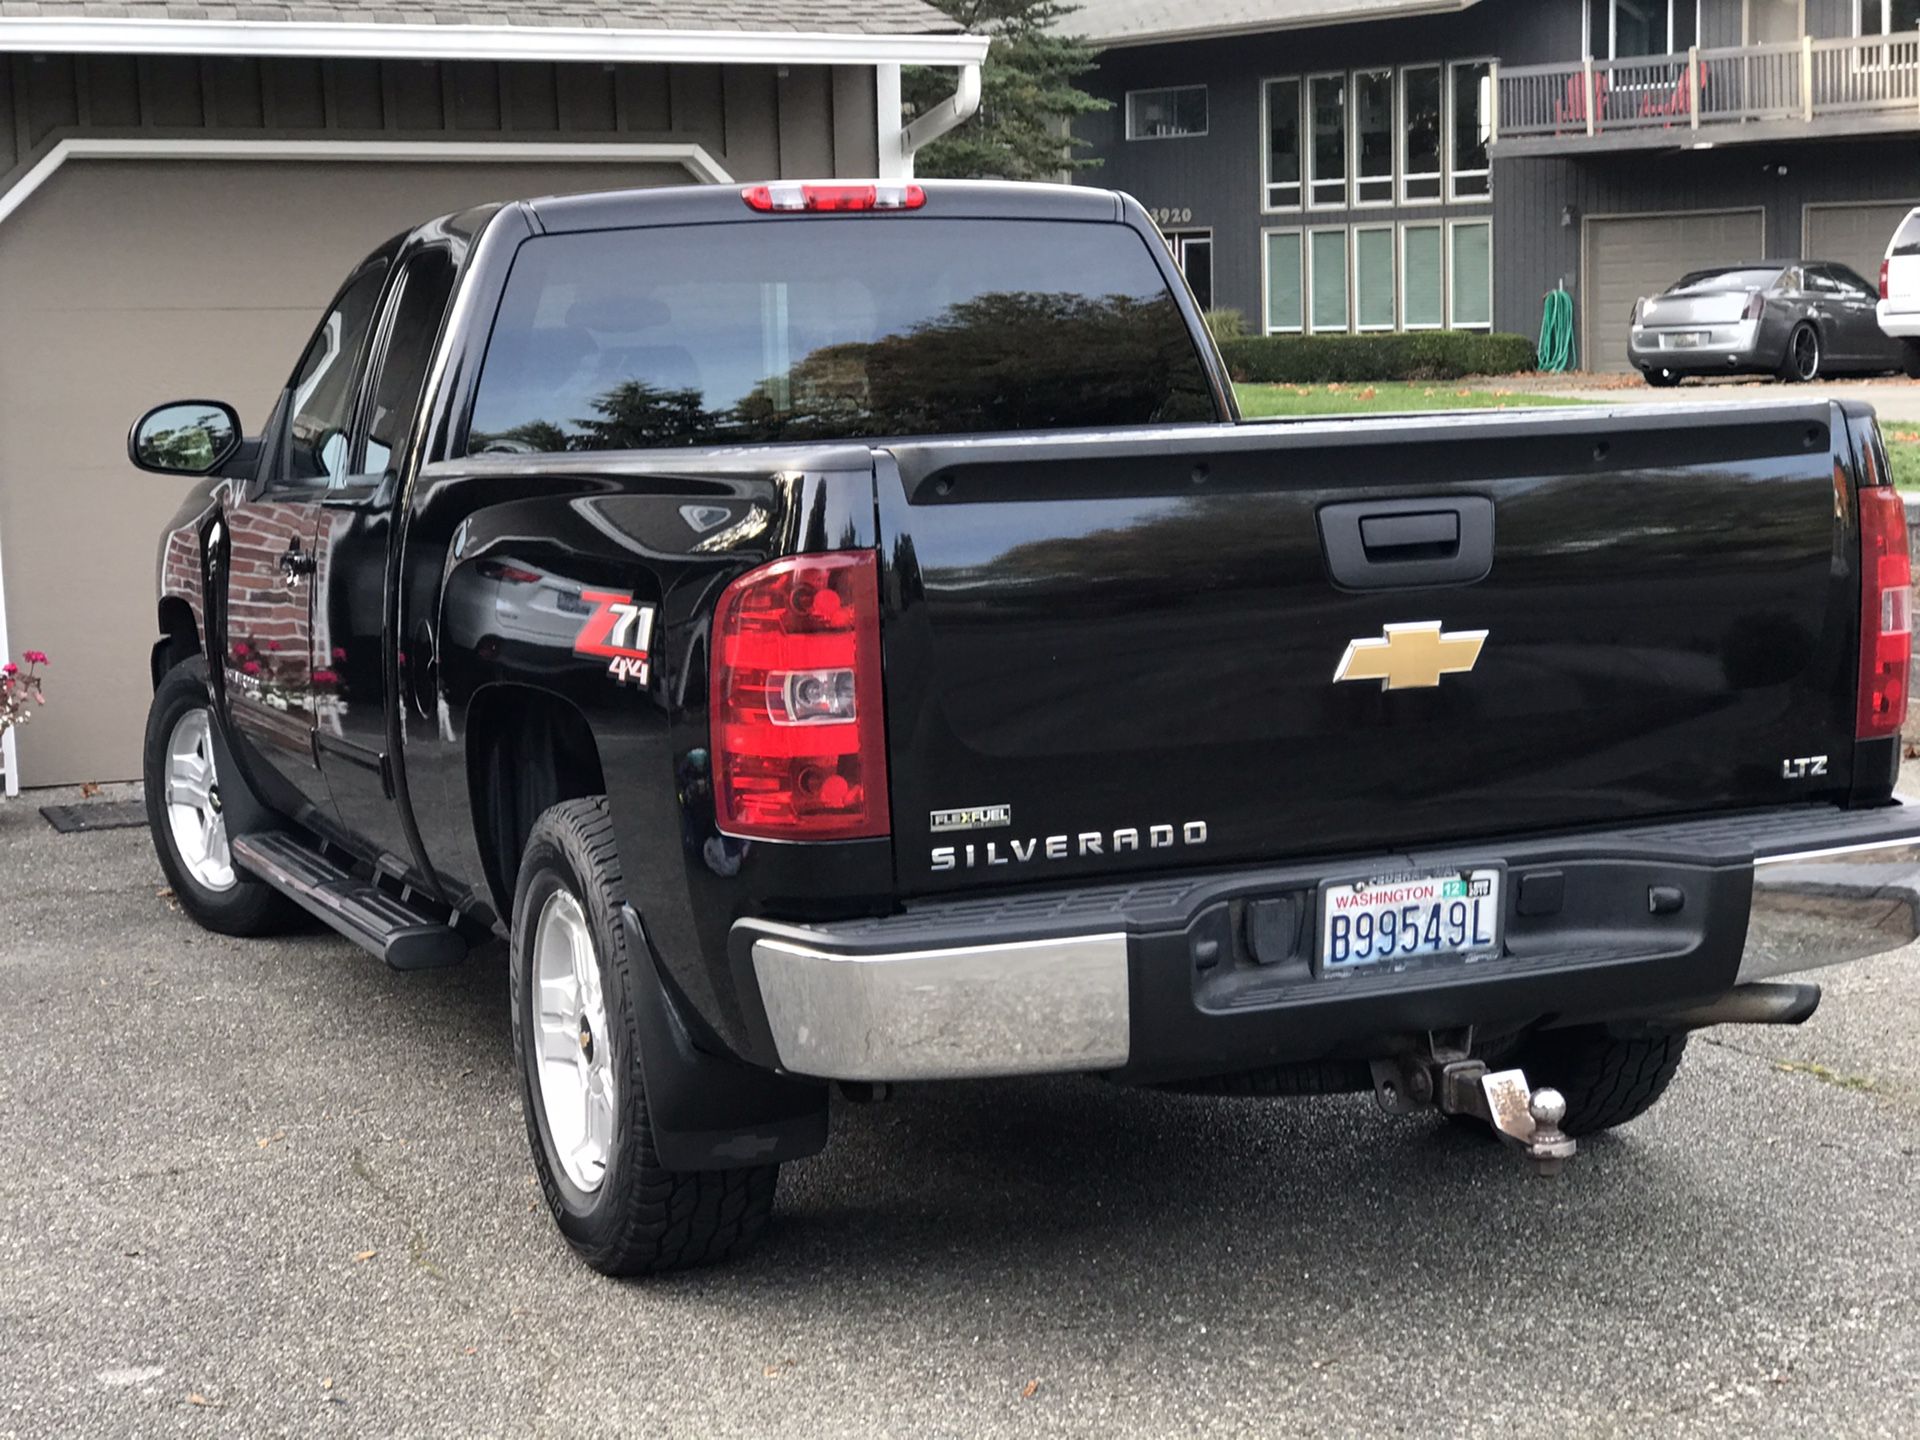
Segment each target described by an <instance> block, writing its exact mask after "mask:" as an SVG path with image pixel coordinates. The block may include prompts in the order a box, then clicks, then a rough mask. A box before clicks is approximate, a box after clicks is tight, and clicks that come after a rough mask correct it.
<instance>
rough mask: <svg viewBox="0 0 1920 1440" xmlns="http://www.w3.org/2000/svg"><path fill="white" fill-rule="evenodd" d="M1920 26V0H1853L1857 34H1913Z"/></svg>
mask: <svg viewBox="0 0 1920 1440" xmlns="http://www.w3.org/2000/svg"><path fill="white" fill-rule="evenodd" d="M1916 27H1920V0H1853V33H1854V34H1856V35H1911V34H1913V32H1914V30H1915V28H1916Z"/></svg>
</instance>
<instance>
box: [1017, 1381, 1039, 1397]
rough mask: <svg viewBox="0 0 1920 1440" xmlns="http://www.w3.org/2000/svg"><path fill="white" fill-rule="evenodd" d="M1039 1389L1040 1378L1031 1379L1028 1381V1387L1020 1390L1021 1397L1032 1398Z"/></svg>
mask: <svg viewBox="0 0 1920 1440" xmlns="http://www.w3.org/2000/svg"><path fill="white" fill-rule="evenodd" d="M1039 1391H1040V1382H1039V1381H1038V1380H1029V1381H1027V1388H1026V1389H1024V1390H1022V1391H1021V1392H1020V1398H1021V1399H1022V1400H1031V1399H1032V1398H1033V1397H1034V1396H1035V1395H1037V1394H1038V1393H1039Z"/></svg>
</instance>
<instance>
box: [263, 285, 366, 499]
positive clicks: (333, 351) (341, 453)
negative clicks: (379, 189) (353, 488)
mask: <svg viewBox="0 0 1920 1440" xmlns="http://www.w3.org/2000/svg"><path fill="white" fill-rule="evenodd" d="M386 273H387V267H386V264H385V263H384V262H382V263H380V264H377V265H370V266H368V267H367V268H366V269H364V270H362V271H361V272H360V273H359V274H358V275H355V276H354V277H353V278H352V279H351V280H349V281H348V282H347V285H346V288H345V289H343V290H342V291H341V292H340V295H339V297H338V298H337V299H336V300H335V301H334V302H333V307H332V308H331V309H330V310H328V311H327V316H326V319H324V320H322V321H321V322H320V328H319V329H317V330H315V331H314V332H313V339H311V340H309V341H308V342H307V349H306V353H305V354H304V355H302V356H301V357H300V364H299V365H298V366H297V367H296V368H295V369H294V372H293V379H292V380H291V381H290V382H289V388H290V389H291V390H292V392H293V399H292V404H291V406H290V409H291V410H292V413H293V419H292V421H291V422H290V423H289V425H288V429H287V453H286V462H285V465H284V475H285V478H286V479H288V480H291V481H293V482H295V483H298V484H330V483H332V482H334V481H336V480H338V479H339V478H340V477H341V476H343V475H345V474H346V472H347V455H348V432H349V428H350V427H351V425H352V423H353V398H354V383H353V382H354V376H355V374H356V373H357V371H358V365H359V360H360V353H361V351H362V350H364V349H365V348H366V342H367V334H368V332H369V331H371V330H372V329H373V316H374V307H375V306H376V305H377V304H378V303H379V300H380V287H381V284H382V283H383V282H384V281H385V279H386Z"/></svg>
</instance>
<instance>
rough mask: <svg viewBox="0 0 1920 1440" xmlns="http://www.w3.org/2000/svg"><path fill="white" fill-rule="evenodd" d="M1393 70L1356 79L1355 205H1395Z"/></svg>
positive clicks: (1359, 75) (1364, 72)
mask: <svg viewBox="0 0 1920 1440" xmlns="http://www.w3.org/2000/svg"><path fill="white" fill-rule="evenodd" d="M1393 144H1394V125H1393V71H1391V70H1356V71H1355V72H1354V76H1353V173H1354V181H1353V203H1354V204H1356V205H1391V204H1392V203H1393Z"/></svg>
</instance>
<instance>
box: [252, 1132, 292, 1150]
mask: <svg viewBox="0 0 1920 1440" xmlns="http://www.w3.org/2000/svg"><path fill="white" fill-rule="evenodd" d="M286 1138H287V1132H286V1131H284V1130H276V1131H274V1132H273V1134H271V1135H262V1136H261V1137H260V1138H259V1139H258V1140H256V1141H255V1142H254V1143H255V1144H256V1145H258V1146H259V1147H260V1148H261V1149H262V1150H264V1149H266V1148H267V1147H268V1146H269V1145H271V1144H273V1142H274V1141H276V1140H284V1139H286Z"/></svg>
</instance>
